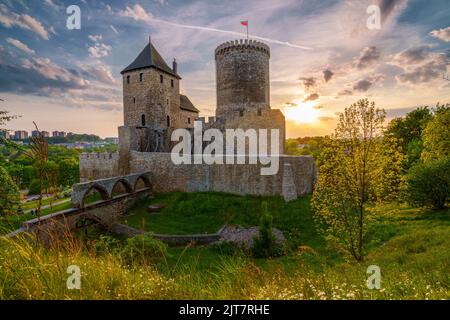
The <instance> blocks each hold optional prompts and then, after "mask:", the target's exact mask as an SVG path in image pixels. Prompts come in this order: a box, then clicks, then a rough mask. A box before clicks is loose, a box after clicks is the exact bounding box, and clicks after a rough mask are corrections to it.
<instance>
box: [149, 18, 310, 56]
mask: <svg viewBox="0 0 450 320" xmlns="http://www.w3.org/2000/svg"><path fill="white" fill-rule="evenodd" d="M147 21H148V22H151V21H154V22H160V23H165V24H167V25H171V26H174V27H179V28H185V29H194V30H203V31H211V32H220V33H226V34H232V35H235V36H240V37H244V38H245V37H247V34H245V33H242V32H236V31H229V30H222V29H217V28H210V27H202V26H193V25H188V24H181V23H176V22H170V21H167V20H161V19H157V18H154V17H149V19H148V20H147ZM249 36H251V37H252V38H254V39H258V40H262V41H266V42H270V43H276V44H281V45H284V46H288V47H292V48H298V49H304V50H312V49H313V48H311V47H307V46H301V45H298V44H294V43H290V42H287V41H280V40H275V39H270V38H265V37H260V36H257V35H253V34H251V35H249Z"/></svg>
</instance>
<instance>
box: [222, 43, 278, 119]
mask: <svg viewBox="0 0 450 320" xmlns="http://www.w3.org/2000/svg"><path fill="white" fill-rule="evenodd" d="M215 59H216V86H217V88H216V90H217V109H216V117H217V118H225V117H227V116H229V115H233V114H235V113H236V112H239V113H241V115H242V113H245V112H246V111H258V110H263V109H270V91H269V90H270V79H269V59H270V48H269V46H268V45H266V44H264V43H262V42H259V41H256V40H243V39H241V40H234V41H227V42H225V43H223V44H221V45H220V46H218V47H217V48H216V51H215Z"/></svg>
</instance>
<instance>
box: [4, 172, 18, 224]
mask: <svg viewBox="0 0 450 320" xmlns="http://www.w3.org/2000/svg"><path fill="white" fill-rule="evenodd" d="M18 203H19V189H18V188H17V186H16V184H15V183H14V181H13V180H12V179H11V177H10V175H9V174H8V172H7V171H6V170H5V169H4V168H3V167H0V215H1V216H2V215H7V214H11V213H12V212H14V209H15V207H16V206H17V204H18Z"/></svg>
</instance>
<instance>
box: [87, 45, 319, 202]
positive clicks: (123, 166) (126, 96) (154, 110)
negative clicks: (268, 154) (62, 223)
mask: <svg viewBox="0 0 450 320" xmlns="http://www.w3.org/2000/svg"><path fill="white" fill-rule="evenodd" d="M269 60H270V48H269V47H268V46H267V45H266V44H264V43H262V42H259V41H255V40H248V39H247V40H235V41H228V42H225V43H223V44H221V45H219V46H218V47H217V48H216V50H215V61H216V90H217V92H216V94H217V107H216V115H215V117H208V119H205V118H204V117H199V110H198V109H197V108H196V107H195V106H194V105H193V103H192V102H191V100H190V99H189V98H188V97H187V96H185V95H182V94H180V81H181V77H180V75H179V74H178V70H177V62H176V60H175V59H174V60H173V63H172V67H169V66H168V65H167V63H166V62H165V61H164V59H163V58H162V57H161V55H160V54H159V53H158V51H157V50H156V48H155V47H154V45H153V43H152V42H151V40H150V39H149V42H148V43H147V45H146V46H145V48H144V49H143V50H142V51H141V52H140V53H139V55H138V56H137V58H136V59H135V60H134V61H133V62H132V63H131V64H130V65H129V66H127V67H126V68H125V69H124V70H123V71H122V72H121V74H122V79H123V106H124V108H123V110H124V125H123V126H121V127H119V151H118V152H117V153H83V154H81V155H80V178H81V181H82V182H84V181H89V180H95V179H101V178H109V177H114V176H120V175H127V174H132V173H138V172H150V174H151V176H152V178H151V183H152V186H153V188H154V190H155V191H163V192H168V191H176V190H177V191H186V192H194V191H220V192H230V193H235V194H253V195H279V196H283V197H284V198H285V199H286V200H291V199H295V198H297V196H299V195H302V194H305V193H310V192H312V189H313V185H314V182H315V176H316V168H315V165H314V159H313V158H312V157H310V156H287V155H284V140H285V119H284V116H283V114H282V113H281V111H280V110H277V109H271V108H270V77H269ZM194 121H202V123H203V128H204V129H210V128H214V129H218V130H221V131H222V132H223V131H224V130H225V129H243V130H247V129H255V130H258V129H278V130H279V132H280V135H279V140H280V141H279V150H278V153H279V154H280V156H279V166H280V167H279V168H280V169H279V171H278V173H277V174H275V175H269V176H262V175H260V167H261V165H260V164H248V163H246V164H212V165H211V164H209V165H208V164H181V165H175V164H174V163H173V162H172V161H171V157H170V151H171V149H172V147H173V145H174V144H175V143H174V142H172V141H171V139H170V138H171V134H172V132H173V131H174V130H176V129H179V128H184V129H188V130H193V128H194ZM272 153H273V151H272Z"/></svg>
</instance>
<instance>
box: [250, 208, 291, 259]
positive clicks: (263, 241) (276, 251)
mask: <svg viewBox="0 0 450 320" xmlns="http://www.w3.org/2000/svg"><path fill="white" fill-rule="evenodd" d="M262 212H263V213H262V216H261V222H260V226H259V236H258V237H255V238H254V239H253V248H252V249H253V255H254V256H255V257H257V258H268V257H277V256H281V255H282V254H283V246H282V245H281V244H280V243H278V242H277V239H276V238H275V236H274V235H273V232H272V220H273V218H272V216H271V215H270V214H269V213H268V210H267V203H266V202H263V204H262Z"/></svg>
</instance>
